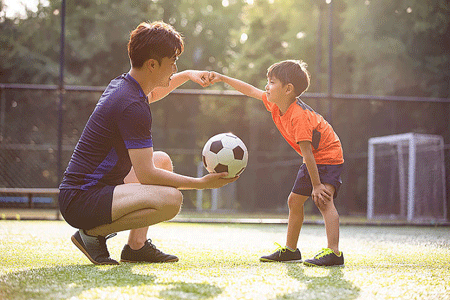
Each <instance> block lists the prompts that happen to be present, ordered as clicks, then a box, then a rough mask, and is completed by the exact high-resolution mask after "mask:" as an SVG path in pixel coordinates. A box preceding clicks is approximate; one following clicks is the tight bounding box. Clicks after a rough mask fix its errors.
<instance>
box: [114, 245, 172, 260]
mask: <svg viewBox="0 0 450 300" xmlns="http://www.w3.org/2000/svg"><path fill="white" fill-rule="evenodd" d="M120 261H121V262H133V263H137V262H147V263H163V262H176V261H178V257H176V256H175V255H171V254H165V253H164V252H162V251H160V250H158V249H157V248H156V247H155V245H153V244H152V240H151V239H148V240H146V241H145V244H144V246H143V247H142V248H141V249H139V250H133V249H131V248H130V246H128V244H127V245H125V246H124V247H123V249H122V254H121V255H120Z"/></svg>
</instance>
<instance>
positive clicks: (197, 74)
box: [189, 71, 210, 87]
mask: <svg viewBox="0 0 450 300" xmlns="http://www.w3.org/2000/svg"><path fill="white" fill-rule="evenodd" d="M189 78H190V79H191V80H192V81H193V82H196V83H198V84H200V85H201V86H202V87H207V86H209V84H210V80H209V72H208V71H191V73H190V74H189Z"/></svg>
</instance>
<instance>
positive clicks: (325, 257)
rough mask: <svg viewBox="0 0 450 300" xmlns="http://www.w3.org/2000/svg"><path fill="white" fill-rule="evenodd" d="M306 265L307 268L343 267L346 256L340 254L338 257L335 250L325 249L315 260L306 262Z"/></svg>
mask: <svg viewBox="0 0 450 300" xmlns="http://www.w3.org/2000/svg"><path fill="white" fill-rule="evenodd" d="M304 264H305V265H306V266H316V267H333V266H335V267H343V266H344V254H343V253H342V251H341V252H339V255H336V253H334V251H333V250H331V249H329V248H324V249H322V251H320V252H319V253H318V254H316V256H314V258H311V259H307V260H305V262H304Z"/></svg>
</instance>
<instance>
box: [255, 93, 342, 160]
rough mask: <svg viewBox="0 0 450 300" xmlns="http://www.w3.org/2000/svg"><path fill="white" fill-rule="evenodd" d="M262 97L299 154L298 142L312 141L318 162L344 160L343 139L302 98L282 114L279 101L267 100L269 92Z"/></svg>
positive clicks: (280, 129) (288, 140)
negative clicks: (278, 104) (275, 102)
mask: <svg viewBox="0 0 450 300" xmlns="http://www.w3.org/2000/svg"><path fill="white" fill-rule="evenodd" d="M262 100H263V102H264V105H265V106H266V109H267V110H268V111H269V112H271V114H272V119H273V121H274V122H275V125H276V126H277V128H278V130H279V131H280V133H281V135H282V136H283V137H284V138H285V139H286V141H287V142H288V143H289V144H290V145H291V146H292V148H294V150H295V151H297V153H298V154H300V155H302V153H301V151H300V146H299V145H298V142H302V141H309V142H311V144H312V152H313V155H314V158H315V160H316V164H319V165H339V164H342V163H344V156H343V152H342V145H341V141H340V140H339V137H338V135H337V134H336V133H335V132H334V130H333V127H331V125H330V124H329V123H328V122H327V121H326V120H325V119H324V118H323V117H322V116H321V115H319V114H318V113H316V112H315V111H314V110H313V109H312V108H311V107H309V106H308V105H307V104H305V103H304V102H303V101H302V100H301V99H300V97H297V100H296V101H295V102H293V103H292V104H291V105H290V106H289V108H288V110H287V111H286V113H285V114H284V115H281V114H280V109H279V108H278V106H277V105H276V104H274V103H271V102H269V101H268V100H267V95H266V93H264V94H263V97H262ZM302 156H303V155H302Z"/></svg>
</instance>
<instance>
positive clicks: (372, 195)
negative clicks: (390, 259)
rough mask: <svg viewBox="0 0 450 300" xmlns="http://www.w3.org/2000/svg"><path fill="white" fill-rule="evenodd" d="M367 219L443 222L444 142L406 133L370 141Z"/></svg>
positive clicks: (444, 191) (424, 135) (434, 138)
mask: <svg viewBox="0 0 450 300" xmlns="http://www.w3.org/2000/svg"><path fill="white" fill-rule="evenodd" d="M368 150H369V152H368V174H367V175H368V184H367V188H368V193H367V219H369V220H371V219H386V218H389V219H395V220H405V219H406V220H407V221H408V222H423V221H428V222H429V221H446V217H447V203H446V187H445V164H444V140H443V138H442V137H441V136H437V135H428V134H418V133H405V134H398V135H389V136H382V137H374V138H370V139H369V149H368Z"/></svg>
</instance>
